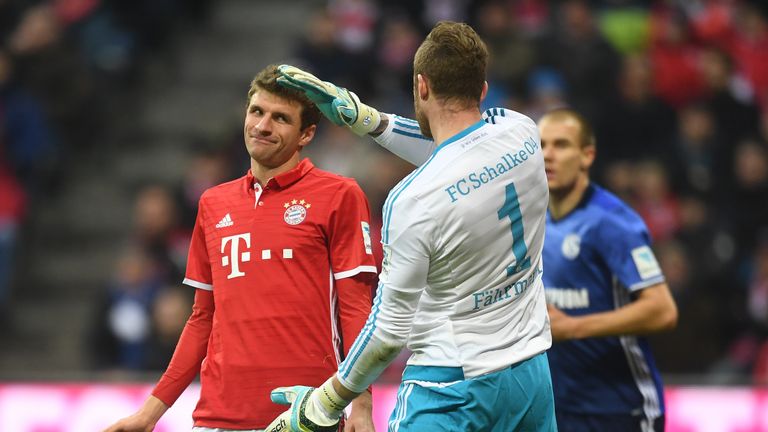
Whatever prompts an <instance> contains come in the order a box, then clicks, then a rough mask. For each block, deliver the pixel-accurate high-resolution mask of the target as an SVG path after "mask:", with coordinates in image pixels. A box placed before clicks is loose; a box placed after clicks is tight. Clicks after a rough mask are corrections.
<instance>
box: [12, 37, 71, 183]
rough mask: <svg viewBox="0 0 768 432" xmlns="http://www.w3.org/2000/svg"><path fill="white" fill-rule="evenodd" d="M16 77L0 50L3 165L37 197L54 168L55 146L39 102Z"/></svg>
mask: <svg viewBox="0 0 768 432" xmlns="http://www.w3.org/2000/svg"><path fill="white" fill-rule="evenodd" d="M14 77H15V72H14V65H13V59H12V58H11V57H9V56H8V55H7V53H6V52H5V51H3V50H2V49H1V48H0V152H2V153H3V155H2V156H0V157H2V158H3V159H2V162H0V163H4V164H5V165H6V166H5V169H11V170H12V171H13V174H14V176H16V177H17V178H18V179H19V180H20V181H21V183H22V184H23V186H24V187H25V189H26V191H27V192H28V193H34V192H35V191H36V189H37V185H38V184H39V183H40V181H41V179H44V178H45V177H47V176H48V175H49V174H50V171H51V170H52V168H53V167H54V166H55V160H56V153H57V148H56V142H55V139H54V136H53V132H52V131H51V128H50V126H49V124H48V121H47V119H46V116H45V114H44V112H43V110H42V107H41V106H40V102H39V100H38V99H36V98H35V97H33V96H32V95H30V94H29V93H27V92H26V91H25V90H24V89H23V88H22V87H21V86H20V85H19V83H18V81H17V80H16V79H15V78H14Z"/></svg>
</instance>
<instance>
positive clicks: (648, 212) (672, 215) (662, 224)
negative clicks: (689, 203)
mask: <svg viewBox="0 0 768 432" xmlns="http://www.w3.org/2000/svg"><path fill="white" fill-rule="evenodd" d="M633 189H634V194H633V195H634V200H633V201H632V207H634V209H635V210H637V212H638V213H639V214H640V217H642V218H643V220H644V221H645V224H646V225H647V226H648V231H649V232H650V234H651V238H653V239H654V241H658V242H663V241H666V240H670V239H672V238H673V237H674V235H675V233H677V231H678V230H679V229H680V203H679V201H678V199H677V196H675V195H674V193H672V191H671V190H670V187H669V181H668V179H667V173H666V171H665V170H664V166H663V165H661V164H660V163H658V162H654V161H650V160H649V161H644V162H641V163H639V164H638V165H637V167H636V168H635V180H634V183H633Z"/></svg>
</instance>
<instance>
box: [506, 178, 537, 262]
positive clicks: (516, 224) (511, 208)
mask: <svg viewBox="0 0 768 432" xmlns="http://www.w3.org/2000/svg"><path fill="white" fill-rule="evenodd" d="M505 217H508V218H509V220H510V222H511V225H510V229H511V230H512V253H513V254H514V255H515V264H514V265H511V266H509V267H507V277H509V276H512V275H513V274H515V273H518V272H521V271H523V270H525V269H527V268H530V267H531V258H530V257H528V256H526V255H528V246H526V245H525V238H524V235H523V213H522V212H521V211H520V201H519V200H518V199H517V189H515V184H514V183H510V184H508V185H507V190H506V198H505V200H504V205H503V206H501V208H500V209H499V219H504V218H505Z"/></svg>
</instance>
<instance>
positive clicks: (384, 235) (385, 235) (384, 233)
mask: <svg viewBox="0 0 768 432" xmlns="http://www.w3.org/2000/svg"><path fill="white" fill-rule="evenodd" d="M483 125H485V121H484V120H478V121H477V123H474V124H472V125H471V126H469V127H468V128H466V129H464V130H463V131H461V132H459V133H457V134H456V135H454V136H452V137H450V138H448V139H447V140H445V141H443V143H442V144H440V145H439V146H437V148H435V150H434V151H433V152H432V155H431V156H430V157H429V159H427V161H426V162H424V164H422V165H421V166H420V167H419V168H418V169H417V170H416V171H414V172H412V173H411V174H410V176H409V177H406V179H405V180H404V181H403V182H402V183H401V186H400V187H399V188H398V189H397V191H395V190H394V189H393V190H392V191H391V192H390V193H389V196H387V200H386V201H384V211H383V219H384V224H383V226H382V228H381V239H382V241H383V242H384V243H388V242H389V222H390V221H391V219H392V207H393V206H394V204H395V200H396V199H397V198H398V197H399V196H400V194H401V193H402V192H403V191H404V190H405V189H406V188H407V187H408V186H409V185H410V184H411V183H413V180H414V179H415V178H416V177H417V176H418V175H419V174H420V173H421V172H422V171H424V168H426V167H427V165H429V163H430V162H431V161H432V159H433V158H434V157H435V155H436V154H437V152H439V151H440V150H441V149H443V148H444V147H445V146H447V145H449V144H450V143H452V142H456V141H458V140H460V139H462V138H464V137H465V136H467V135H469V134H470V133H472V132H474V131H476V130H477V129H480V128H481V127H482V126H483ZM390 197H392V199H391V200H390Z"/></svg>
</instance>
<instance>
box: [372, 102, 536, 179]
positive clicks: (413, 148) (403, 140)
mask: <svg viewBox="0 0 768 432" xmlns="http://www.w3.org/2000/svg"><path fill="white" fill-rule="evenodd" d="M384 114H385V115H386V116H387V117H388V118H389V124H387V128H386V129H385V130H384V132H382V133H381V135H379V136H377V137H374V138H373V139H374V141H376V142H377V143H378V144H379V145H380V146H382V147H384V148H385V149H387V150H389V151H390V152H392V153H393V154H395V155H396V156H398V157H399V158H400V159H403V160H406V161H408V162H410V163H412V164H414V165H416V166H420V165H421V164H423V163H424V162H426V161H427V159H429V156H430V155H431V154H432V152H434V151H435V148H436V147H437V146H436V145H435V142H434V141H433V140H431V139H429V138H427V137H425V136H424V135H422V134H421V128H419V123H418V122H417V121H416V120H412V119H409V118H406V117H400V116H399V115H395V114H389V113H384ZM482 115H483V120H485V122H486V123H489V124H498V123H504V122H509V121H515V122H519V121H527V122H531V121H532V120H531V119H529V118H528V117H526V116H525V115H523V114H520V113H519V112H516V111H512V110H508V109H506V108H489V109H487V110H485V111H484V112H483V114H482ZM534 126H535V124H534Z"/></svg>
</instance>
